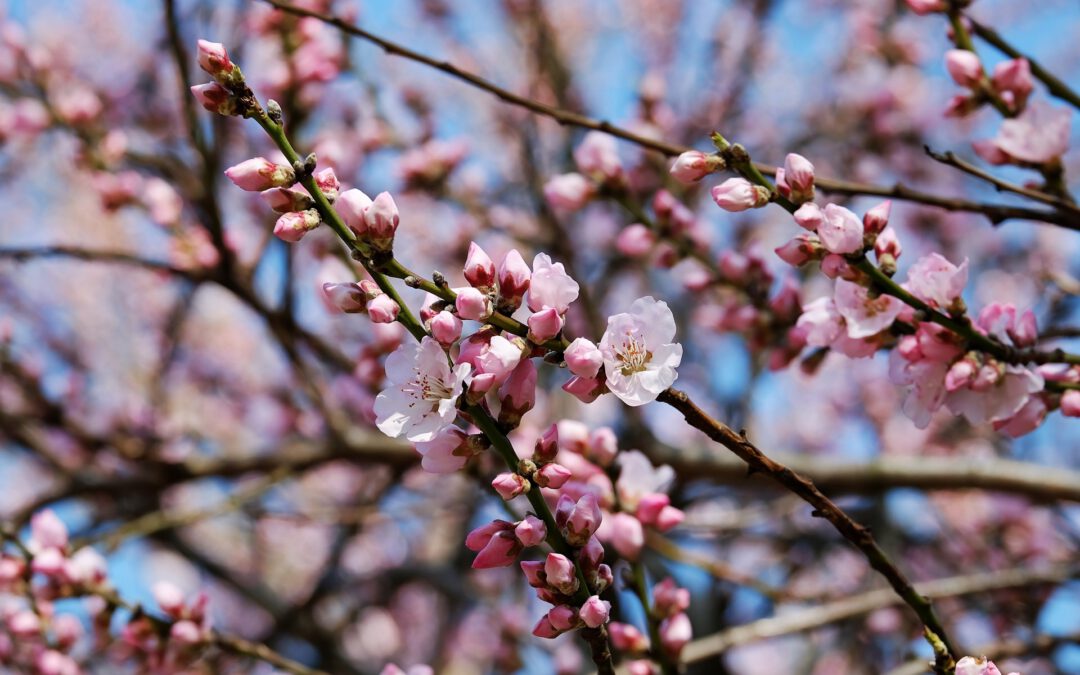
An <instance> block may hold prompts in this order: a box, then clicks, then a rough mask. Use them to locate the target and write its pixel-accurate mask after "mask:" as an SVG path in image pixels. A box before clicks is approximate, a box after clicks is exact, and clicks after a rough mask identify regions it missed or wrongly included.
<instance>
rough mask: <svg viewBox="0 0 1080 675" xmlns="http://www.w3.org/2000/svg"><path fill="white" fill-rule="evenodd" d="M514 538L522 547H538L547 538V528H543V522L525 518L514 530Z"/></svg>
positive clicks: (528, 517)
mask: <svg viewBox="0 0 1080 675" xmlns="http://www.w3.org/2000/svg"><path fill="white" fill-rule="evenodd" d="M514 536H516V537H517V539H518V541H519V542H521V545H522V546H525V547H529V546H539V545H540V544H542V543H544V539H546V538H547V527H545V526H544V521H542V520H540V519H539V518H537V517H536V516H525V520H523V521H521V522H520V523H518V524H517V527H515V528H514Z"/></svg>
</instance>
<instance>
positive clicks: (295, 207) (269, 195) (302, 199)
mask: <svg viewBox="0 0 1080 675" xmlns="http://www.w3.org/2000/svg"><path fill="white" fill-rule="evenodd" d="M259 196H260V197H262V199H263V201H264V202H266V205H267V206H269V207H270V208H271V209H273V210H274V211H275V212H276V213H289V212H290V211H306V210H307V209H310V208H311V207H313V206H314V205H315V202H314V201H312V199H311V197H309V196H308V194H307V193H306V192H301V191H300V190H291V189H289V188H280V187H279V188H270V189H269V190H264V191H262V192H260V193H259Z"/></svg>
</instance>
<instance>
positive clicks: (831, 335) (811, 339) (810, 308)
mask: <svg viewBox="0 0 1080 675" xmlns="http://www.w3.org/2000/svg"><path fill="white" fill-rule="evenodd" d="M795 325H796V326H798V327H799V328H801V329H802V331H803V335H804V336H805V338H806V344H808V345H810V346H813V347H828V346H830V345H832V343H833V342H835V341H836V339H837V338H838V337H840V334H841V333H843V332H844V329H845V324H844V318H843V316H841V314H840V312H839V310H838V309H837V307H836V302H835V301H834V300H833V299H832V298H829V297H824V298H818V299H817V300H814V301H813V302H811V303H809V304H807V305H805V306H803V312H802V314H801V315H800V316H799V319H798V321H797V322H796V324H795Z"/></svg>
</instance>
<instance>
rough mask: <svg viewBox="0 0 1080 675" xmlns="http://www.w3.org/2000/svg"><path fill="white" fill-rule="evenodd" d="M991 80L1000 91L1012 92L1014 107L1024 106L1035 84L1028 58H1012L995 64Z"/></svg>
mask: <svg viewBox="0 0 1080 675" xmlns="http://www.w3.org/2000/svg"><path fill="white" fill-rule="evenodd" d="M990 82H991V83H993V85H994V89H996V90H998V91H999V92H1002V93H1004V92H1008V93H1010V94H1012V98H1013V107H1014V108H1017V109H1019V108H1023V107H1024V104H1025V103H1026V102H1027V99H1028V96H1030V95H1031V92H1032V90H1033V89H1034V88H1035V84H1034V82H1033V80H1032V79H1031V64H1029V63H1028V60H1027V59H1011V60H1009V61H1002V62H1001V63H999V64H997V65H996V66H994V71H993V74H992V75H991V76H990Z"/></svg>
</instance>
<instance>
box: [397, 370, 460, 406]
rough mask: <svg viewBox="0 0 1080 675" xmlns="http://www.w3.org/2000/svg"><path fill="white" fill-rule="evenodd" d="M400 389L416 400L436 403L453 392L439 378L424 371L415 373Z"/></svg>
mask: <svg viewBox="0 0 1080 675" xmlns="http://www.w3.org/2000/svg"><path fill="white" fill-rule="evenodd" d="M402 391H404V392H405V393H407V394H409V395H410V396H412V397H413V398H415V399H417V400H420V401H427V402H429V403H438V402H439V401H442V400H444V399H448V398H450V396H451V394H453V392H452V391H450V387H448V386H446V383H445V382H443V381H442V380H441V379H439V378H437V377H431V376H430V375H426V374H424V373H417V374H416V377H415V378H414V379H413V380H412V381H411V382H409V383H408V384H406V385H404V386H403V387H402Z"/></svg>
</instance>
